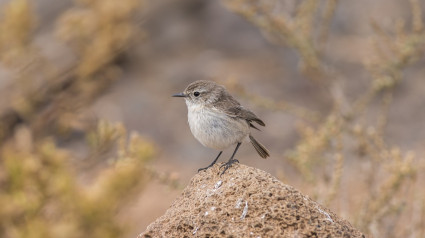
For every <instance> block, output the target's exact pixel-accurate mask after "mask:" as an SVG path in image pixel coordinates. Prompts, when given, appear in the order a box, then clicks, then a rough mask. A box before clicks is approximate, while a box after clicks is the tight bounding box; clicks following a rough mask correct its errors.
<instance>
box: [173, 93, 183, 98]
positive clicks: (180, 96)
mask: <svg viewBox="0 0 425 238" xmlns="http://www.w3.org/2000/svg"><path fill="white" fill-rule="evenodd" d="M172 97H179V98H184V97H186V95H185V94H184V93H177V94H174V95H173V96H172Z"/></svg>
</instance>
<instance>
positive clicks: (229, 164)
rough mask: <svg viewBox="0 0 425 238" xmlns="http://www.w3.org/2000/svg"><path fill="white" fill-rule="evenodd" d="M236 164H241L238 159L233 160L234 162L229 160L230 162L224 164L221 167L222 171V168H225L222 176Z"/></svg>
mask: <svg viewBox="0 0 425 238" xmlns="http://www.w3.org/2000/svg"><path fill="white" fill-rule="evenodd" d="M234 163H239V160H237V159H232V160H229V161H227V162H226V163H224V164H222V165H221V166H220V169H221V168H222V167H224V170H223V172H221V174H220V176H221V175H223V174H224V173H225V172H226V171H227V170H228V169H229V168H230V167H232V165H233V164H234Z"/></svg>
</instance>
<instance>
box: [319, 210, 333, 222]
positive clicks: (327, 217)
mask: <svg viewBox="0 0 425 238" xmlns="http://www.w3.org/2000/svg"><path fill="white" fill-rule="evenodd" d="M317 210H319V212H320V213H322V214H323V215H325V216H326V220H327V221H330V222H334V221H333V220H332V218H331V216H330V215H329V214H328V213H327V212H325V211H323V210H322V209H320V208H319V207H317Z"/></svg>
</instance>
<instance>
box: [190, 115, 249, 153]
mask: <svg viewBox="0 0 425 238" xmlns="http://www.w3.org/2000/svg"><path fill="white" fill-rule="evenodd" d="M188 122H189V126H190V130H191V132H192V134H193V136H194V137H195V138H196V139H197V140H198V141H199V142H201V144H202V145H204V146H206V147H209V148H213V149H217V150H224V149H226V148H228V147H229V146H231V145H234V144H236V143H238V142H243V141H244V140H245V138H247V136H248V134H249V125H248V123H247V122H246V121H245V120H242V119H235V118H231V117H229V116H227V115H225V114H220V113H217V112H215V111H210V110H205V109H201V110H192V111H191V110H189V113H188Z"/></svg>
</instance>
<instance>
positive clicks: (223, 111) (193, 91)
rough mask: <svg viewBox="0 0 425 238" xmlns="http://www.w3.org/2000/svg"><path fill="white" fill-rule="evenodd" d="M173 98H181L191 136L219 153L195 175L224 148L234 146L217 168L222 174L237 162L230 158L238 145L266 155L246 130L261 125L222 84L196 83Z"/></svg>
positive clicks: (265, 156) (200, 81)
mask: <svg viewBox="0 0 425 238" xmlns="http://www.w3.org/2000/svg"><path fill="white" fill-rule="evenodd" d="M173 97H183V98H184V99H185V101H186V105H187V110H188V122H189V126H190V130H191V132H192V134H193V136H194V137H195V138H196V139H197V140H198V141H199V142H200V143H201V144H202V145H204V146H206V147H209V148H213V149H217V150H219V151H220V153H219V154H218V155H217V157H216V158H215V159H214V161H213V162H212V163H211V164H210V165H209V166H207V167H205V168H200V169H199V170H198V172H199V171H202V170H206V169H208V168H210V167H211V166H213V165H214V164H215V163H216V162H217V160H218V158H219V157H220V155H221V153H222V152H223V150H224V149H227V148H228V147H230V146H232V145H236V148H235V150H234V152H233V154H232V156H231V157H230V159H229V161H228V162H226V163H225V164H223V165H222V166H221V167H220V168H222V167H224V170H223V172H222V173H221V174H224V172H226V170H227V169H229V168H230V167H231V166H232V164H233V163H235V162H239V161H238V160H236V159H234V156H235V154H236V151H238V149H239V146H240V145H241V143H242V142H248V141H249V142H251V144H252V145H253V146H254V148H255V150H256V151H257V152H258V154H259V155H260V156H261V157H262V158H267V157H268V156H270V155H269V152H268V150H267V149H266V148H265V147H264V146H263V145H262V144H261V143H259V142H258V141H257V140H255V139H254V137H253V136H252V135H251V131H250V128H251V127H252V128H255V129H257V130H258V128H257V127H255V125H254V124H253V123H257V124H258V125H261V126H265V124H264V122H263V121H262V120H261V119H259V118H258V117H257V116H256V115H255V114H254V113H253V112H251V111H250V110H248V109H246V108H244V107H243V106H241V104H240V103H239V102H238V101H236V99H234V98H233V97H232V95H230V94H229V93H228V92H227V90H226V88H225V87H223V86H222V85H218V84H216V83H215V82H212V81H207V80H199V81H195V82H193V83H191V84H189V86H187V87H186V89H185V90H184V92H182V93H178V94H175V95H173Z"/></svg>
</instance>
